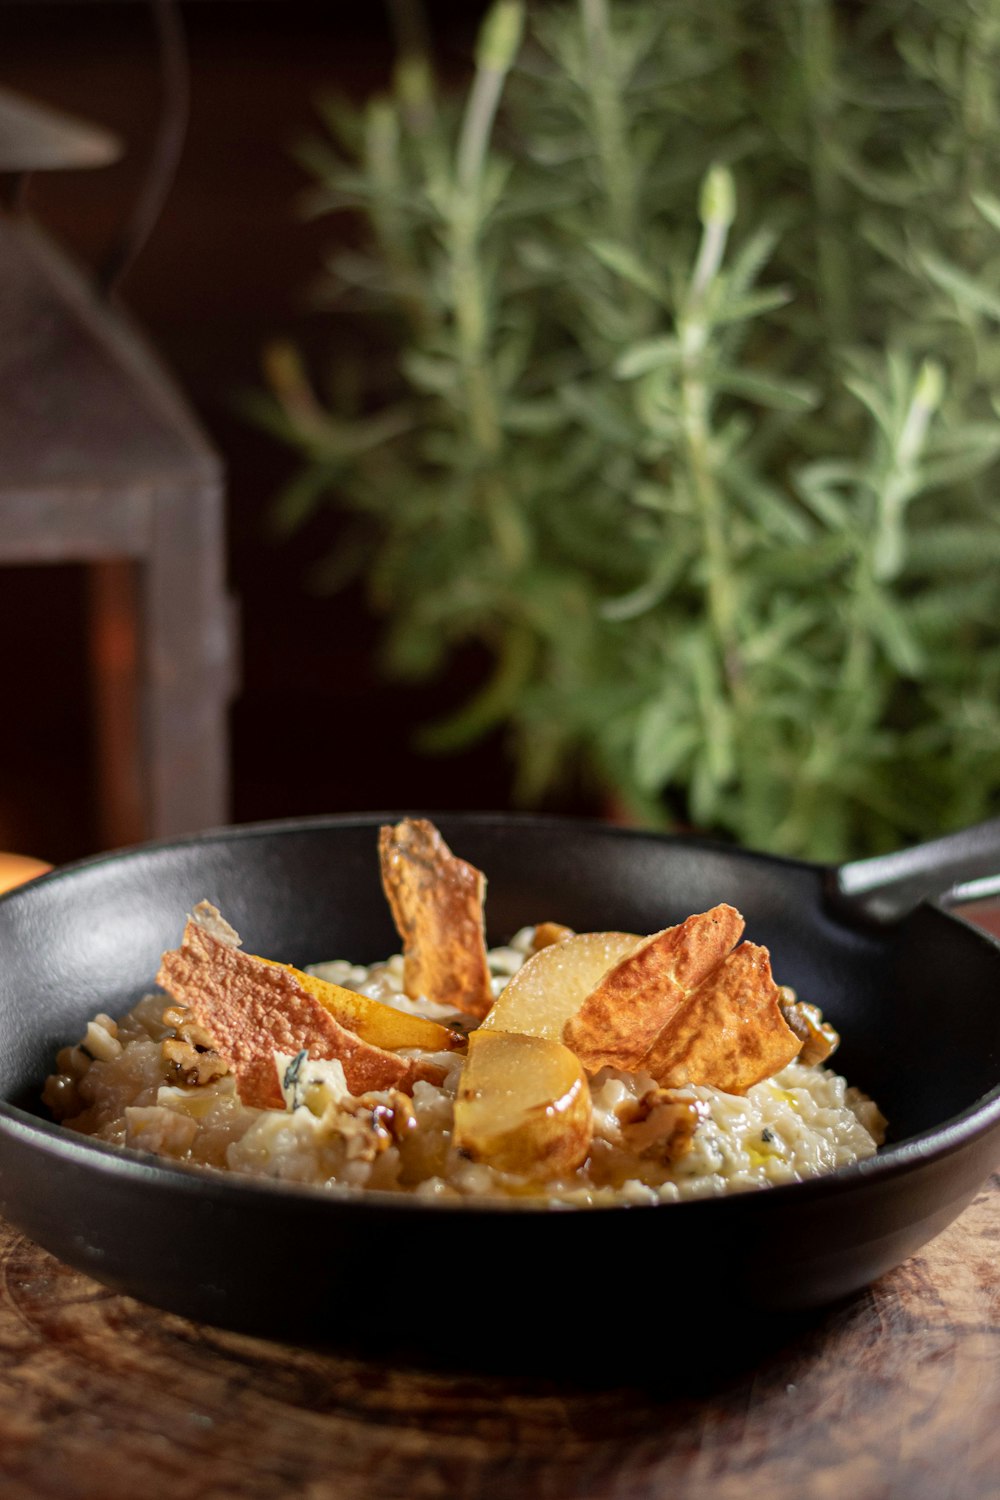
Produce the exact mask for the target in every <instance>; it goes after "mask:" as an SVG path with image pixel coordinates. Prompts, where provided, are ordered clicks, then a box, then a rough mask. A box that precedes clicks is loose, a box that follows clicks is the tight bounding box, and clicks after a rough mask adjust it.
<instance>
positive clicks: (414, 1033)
mask: <svg viewBox="0 0 1000 1500" xmlns="http://www.w3.org/2000/svg"><path fill="white" fill-rule="evenodd" d="M258 962H260V963H266V964H271V965H272V966H273V967H274V968H276V969H284V970H285V972H286V973H288V974H291V975H293V976H294V978H295V981H296V983H297V984H298V985H299V986H300V987H301V988H302V989H304V990H305V991H306V993H307V994H309V995H311V996H312V997H313V999H314V1000H318V1001H319V1003H320V1005H322V1006H323V1008H324V1010H327V1011H329V1013H330V1015H331V1016H333V1018H334V1020H335V1021H339V1022H340V1024H341V1026H346V1027H347V1029H348V1031H353V1032H354V1034H355V1036H359V1037H360V1038H361V1040H362V1041H363V1042H370V1043H371V1044H372V1046H373V1047H384V1048H386V1050H387V1051H389V1052H395V1051H396V1050H397V1049H398V1048H400V1047H421V1048H422V1049H423V1050H424V1051H425V1052H447V1051H449V1050H450V1049H451V1048H453V1047H457V1046H460V1045H461V1043H462V1042H463V1041H464V1040H465V1038H464V1037H463V1036H462V1034H461V1033H460V1032H458V1031H450V1030H449V1029H448V1027H447V1026H442V1025H441V1024H440V1023H439V1022H438V1021H431V1020H430V1019H429V1018H428V1017H426V1016H414V1015H411V1014H409V1013H408V1012H406V1011H402V1010H397V1009H396V1007H395V1006H394V1005H385V1004H383V1002H382V1001H381V1000H372V999H371V997H370V996H369V995H359V994H358V993H357V992H356V991H355V990H347V989H345V988H344V987H343V985H340V984H333V983H331V981H330V980H328V979H320V978H318V977H317V975H315V974H307V973H305V971H304V970H302V969H293V968H292V966H291V964H279V963H276V962H275V960H274V959H271V958H265V959H259V960H258Z"/></svg>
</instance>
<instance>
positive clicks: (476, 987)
mask: <svg viewBox="0 0 1000 1500" xmlns="http://www.w3.org/2000/svg"><path fill="white" fill-rule="evenodd" d="M379 862H380V865H381V870H382V886H383V889H384V890H385V894H386V899H387V900H388V902H389V906H390V909H391V911H392V917H393V921H394V922H395V924H396V929H397V931H398V932H399V936H400V938H401V939H402V942H403V989H404V990H405V991H406V993H407V994H408V995H409V996H410V997H411V998H416V997H417V996H418V995H422V996H423V997H424V998H425V999H427V1000H433V1001H434V1002H435V1004H437V1005H447V1006H449V1007H450V1008H451V1009H453V1010H457V1011H461V1012H462V1013H463V1014H464V1015H467V1016H476V1017H482V1016H485V1014H486V1012H487V1011H488V1010H489V1008H490V1006H491V1005H492V1004H493V991H492V987H491V984H490V970H489V964H488V962H487V959H486V940H485V937H484V935H483V900H484V897H485V895H486V877H485V876H484V875H483V874H482V873H481V871H479V870H477V869H476V868H475V866H474V865H470V864H466V862H465V860H464V859H458V858H457V857H456V856H455V855H454V854H452V852H451V850H450V849H449V848H448V845H447V844H446V843H445V841H444V839H443V838H442V837H441V835H440V833H439V832H438V830H437V829H436V828H435V827H434V824H433V823H430V822H428V821H427V820H426V819H425V818H404V819H403V821H402V822H401V823H397V824H396V825H395V827H389V826H384V827H383V828H381V829H380V830H379Z"/></svg>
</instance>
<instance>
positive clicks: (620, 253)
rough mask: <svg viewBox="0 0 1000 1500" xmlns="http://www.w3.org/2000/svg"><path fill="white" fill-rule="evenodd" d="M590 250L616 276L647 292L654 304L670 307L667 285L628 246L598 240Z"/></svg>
mask: <svg viewBox="0 0 1000 1500" xmlns="http://www.w3.org/2000/svg"><path fill="white" fill-rule="evenodd" d="M590 250H591V253H592V254H593V255H595V256H596V257H597V259H598V260H599V261H600V262H601V264H602V265H604V266H607V268H608V270H609V271H614V273H615V275H616V276H620V277H621V279H622V280H623V281H625V282H627V283H628V284H629V285H630V286H634V287H635V288H636V289H637V290H638V291H640V292H645V293H646V295H647V296H648V297H651V298H652V299H653V301H654V302H658V303H660V304H662V305H663V306H669V303H670V291H669V288H668V286H667V284H666V283H665V282H664V281H662V280H661V279H660V277H659V276H656V275H655V274H654V273H653V272H652V271H651V270H650V269H649V267H648V266H646V265H644V264H643V262H642V261H641V260H640V258H639V256H638V255H636V253H635V251H634V250H632V249H630V248H629V246H628V245H623V244H621V243H619V242H617V241H615V240H604V239H597V240H592V241H591V243H590Z"/></svg>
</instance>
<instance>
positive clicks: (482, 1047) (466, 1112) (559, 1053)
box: [452, 1028, 592, 1180]
mask: <svg viewBox="0 0 1000 1500" xmlns="http://www.w3.org/2000/svg"><path fill="white" fill-rule="evenodd" d="M591 1129H592V1119H591V1103H590V1089H589V1087H588V1085H587V1080H586V1077H585V1076H584V1072H583V1069H582V1068H581V1067H580V1064H579V1062H578V1061H577V1059H576V1058H575V1057H574V1056H573V1054H572V1052H570V1050H569V1048H568V1047H564V1046H563V1045H562V1043H561V1042H555V1041H552V1040H551V1039H550V1038H548V1037H539V1036H519V1035H515V1034H513V1033H510V1032H505V1031H483V1030H482V1028H480V1030H479V1031H474V1032H473V1033H472V1035H471V1036H470V1037H469V1055H468V1058H467V1059H466V1062H465V1064H464V1066H463V1068H462V1076H461V1078H460V1080H459V1085H458V1094H457V1096H456V1099H455V1126H454V1132H453V1136H452V1140H453V1143H454V1145H455V1148H456V1149H457V1150H458V1151H459V1152H460V1153H461V1154H462V1155H463V1156H467V1157H469V1158H470V1160H472V1161H477V1162H485V1163H486V1164H487V1165H489V1166H491V1167H496V1168H497V1170H498V1171H501V1172H516V1173H518V1174H519V1175H520V1176H524V1177H532V1178H535V1179H536V1180H548V1179H550V1178H553V1177H563V1176H565V1175H566V1174H567V1173H569V1172H573V1171H575V1169H576V1168H577V1167H578V1166H580V1164H581V1163H582V1162H583V1161H585V1160H586V1157H587V1153H588V1151H589V1150H590V1137H591Z"/></svg>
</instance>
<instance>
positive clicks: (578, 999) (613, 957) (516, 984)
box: [479, 932, 642, 1042]
mask: <svg viewBox="0 0 1000 1500" xmlns="http://www.w3.org/2000/svg"><path fill="white" fill-rule="evenodd" d="M641 941H642V940H641V938H638V937H636V935H635V934H634V933H631V932H578V933H577V934H576V935H575V936H574V937H568V938H565V939H564V940H563V941H562V942H559V943H551V944H549V945H548V946H547V947H545V948H540V949H539V951H538V952H537V953H535V954H533V955H532V957H531V958H529V959H528V961H527V962H526V963H524V964H522V966H521V968H520V969H518V971H517V973H516V974H515V975H514V977H513V979H511V981H510V983H509V984H507V985H506V986H505V987H504V989H503V990H502V991H501V993H500V995H499V996H498V998H497V999H496V1000H494V1002H493V1006H492V1009H491V1010H490V1011H489V1014H488V1015H487V1016H486V1018H485V1020H484V1021H483V1023H482V1025H481V1026H480V1028H479V1030H480V1031H481V1032H482V1031H516V1032H520V1033H521V1035H523V1036H544V1037H548V1038H550V1040H552V1041H554V1042H558V1041H561V1040H562V1030H563V1027H564V1026H565V1024H566V1022H567V1021H568V1020H569V1019H570V1017H571V1016H575V1015H576V1013H577V1011H578V1010H579V1009H580V1006H581V1005H582V1004H583V1002H584V1000H585V999H586V998H587V996H588V995H589V994H590V992H591V990H593V989H594V988H595V986H596V985H598V984H600V982H601V980H602V979H603V978H604V976H605V974H606V973H607V972H608V970H609V969H610V968H611V967H612V966H613V965H614V964H617V963H619V962H620V961H621V959H623V958H624V957H625V955H626V954H627V953H631V951H632V949H633V948H634V947H635V946H636V944H637V943H639V942H641Z"/></svg>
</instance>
